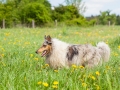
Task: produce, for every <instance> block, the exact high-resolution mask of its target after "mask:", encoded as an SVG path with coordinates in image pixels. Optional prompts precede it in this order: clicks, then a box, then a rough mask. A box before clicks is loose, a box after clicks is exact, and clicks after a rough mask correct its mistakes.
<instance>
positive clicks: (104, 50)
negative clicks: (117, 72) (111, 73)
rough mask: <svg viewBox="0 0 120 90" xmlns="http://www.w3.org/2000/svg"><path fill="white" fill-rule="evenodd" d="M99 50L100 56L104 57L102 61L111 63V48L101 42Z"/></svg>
mask: <svg viewBox="0 0 120 90" xmlns="http://www.w3.org/2000/svg"><path fill="white" fill-rule="evenodd" d="M97 48H98V49H99V50H100V54H101V56H102V59H103V61H104V62H107V61H109V58H110V47H109V46H108V45H107V44H106V43H104V42H99V43H98V44H97Z"/></svg>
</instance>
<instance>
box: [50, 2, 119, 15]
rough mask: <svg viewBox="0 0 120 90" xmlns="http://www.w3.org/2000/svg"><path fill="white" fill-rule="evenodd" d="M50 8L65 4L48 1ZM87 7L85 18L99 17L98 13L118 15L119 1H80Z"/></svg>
mask: <svg viewBox="0 0 120 90" xmlns="http://www.w3.org/2000/svg"><path fill="white" fill-rule="evenodd" d="M49 1H50V3H51V4H52V6H58V5H59V4H65V2H64V0H49ZM82 2H85V6H86V7H87V10H86V12H85V13H84V15H85V16H91V15H99V14H100V11H106V10H111V13H115V14H117V15H118V14H119V15H120V0H82Z"/></svg>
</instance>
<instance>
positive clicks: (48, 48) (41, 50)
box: [36, 35, 52, 57]
mask: <svg viewBox="0 0 120 90" xmlns="http://www.w3.org/2000/svg"><path fill="white" fill-rule="evenodd" d="M51 49H52V42H51V37H50V35H48V36H46V35H45V41H44V43H43V44H42V46H41V47H40V48H39V49H38V50H37V51H36V53H37V54H39V53H42V54H41V56H42V57H45V56H47V55H48V54H49V53H50V52H51Z"/></svg>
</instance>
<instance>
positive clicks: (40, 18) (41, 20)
mask: <svg viewBox="0 0 120 90" xmlns="http://www.w3.org/2000/svg"><path fill="white" fill-rule="evenodd" d="M20 13H21V14H20V17H21V21H22V22H23V23H27V24H30V23H31V22H32V20H35V22H36V24H37V25H44V24H45V23H48V22H50V21H51V17H50V14H49V11H48V10H47V8H46V7H45V6H44V5H43V4H40V3H36V2H34V3H29V4H27V5H26V6H24V7H23V8H22V10H21V11H20Z"/></svg>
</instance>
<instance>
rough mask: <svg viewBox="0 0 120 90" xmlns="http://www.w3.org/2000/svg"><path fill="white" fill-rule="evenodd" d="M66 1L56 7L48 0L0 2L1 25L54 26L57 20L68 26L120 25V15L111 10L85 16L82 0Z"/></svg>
mask: <svg viewBox="0 0 120 90" xmlns="http://www.w3.org/2000/svg"><path fill="white" fill-rule="evenodd" d="M65 1H66V5H62V4H61V5H59V6H56V7H54V6H52V5H51V3H50V2H49V1H48V0H6V2H0V27H1V28H3V27H7V28H10V27H15V26H19V25H20V26H21V25H22V26H25V27H31V23H32V22H33V21H34V23H35V26H37V27H40V26H53V25H54V24H55V21H56V23H57V22H58V23H63V24H66V25H68V26H72V25H78V26H92V25H96V24H98V25H100V24H102V25H107V24H108V23H109V24H117V25H120V16H117V15H116V14H111V13H110V11H109V10H107V11H103V12H100V15H98V16H90V17H84V15H83V12H85V9H86V7H85V5H84V4H81V2H82V0H65ZM72 1H74V2H72ZM78 3H79V4H78ZM51 7H53V9H52V8H51ZM88 9H89V8H88ZM4 25H5V26H4Z"/></svg>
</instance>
